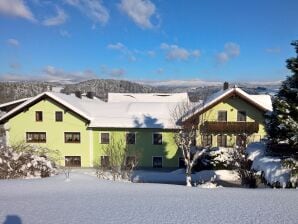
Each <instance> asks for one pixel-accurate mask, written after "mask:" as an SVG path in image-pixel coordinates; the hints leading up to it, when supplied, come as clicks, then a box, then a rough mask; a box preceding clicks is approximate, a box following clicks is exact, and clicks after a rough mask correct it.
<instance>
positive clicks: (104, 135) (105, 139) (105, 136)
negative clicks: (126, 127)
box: [100, 132, 110, 144]
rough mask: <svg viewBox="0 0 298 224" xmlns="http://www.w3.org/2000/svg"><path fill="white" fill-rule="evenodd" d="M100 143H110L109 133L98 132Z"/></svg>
mask: <svg viewBox="0 0 298 224" xmlns="http://www.w3.org/2000/svg"><path fill="white" fill-rule="evenodd" d="M100 143H101V144H109V143H110V133H108V132H103V133H101V134H100Z"/></svg>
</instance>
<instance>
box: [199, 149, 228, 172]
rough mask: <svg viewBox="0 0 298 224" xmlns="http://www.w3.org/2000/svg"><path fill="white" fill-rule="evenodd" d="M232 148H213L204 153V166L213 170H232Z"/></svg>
mask: <svg viewBox="0 0 298 224" xmlns="http://www.w3.org/2000/svg"><path fill="white" fill-rule="evenodd" d="M233 151H234V149H233V148H224V147H215V148H212V149H210V150H209V151H207V152H206V156H205V158H204V160H203V161H204V164H205V165H206V166H208V165H211V166H212V167H213V168H214V169H232V165H233V154H234V152H233Z"/></svg>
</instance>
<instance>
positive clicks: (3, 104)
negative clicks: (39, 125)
mask: <svg viewBox="0 0 298 224" xmlns="http://www.w3.org/2000/svg"><path fill="white" fill-rule="evenodd" d="M30 98H31V97H27V98H23V99H18V100H14V101H10V102H7V103H2V104H0V110H1V108H4V107H8V106H11V105H14V104H18V103H22V102H25V101H27V100H28V99H30Z"/></svg>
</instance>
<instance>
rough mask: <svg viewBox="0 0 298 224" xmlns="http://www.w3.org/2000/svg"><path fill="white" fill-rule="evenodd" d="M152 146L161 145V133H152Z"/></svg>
mask: <svg viewBox="0 0 298 224" xmlns="http://www.w3.org/2000/svg"><path fill="white" fill-rule="evenodd" d="M153 145H162V134H161V133H153Z"/></svg>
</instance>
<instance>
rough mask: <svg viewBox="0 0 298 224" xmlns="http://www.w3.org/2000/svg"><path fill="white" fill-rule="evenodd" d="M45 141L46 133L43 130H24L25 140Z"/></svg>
mask: <svg viewBox="0 0 298 224" xmlns="http://www.w3.org/2000/svg"><path fill="white" fill-rule="evenodd" d="M46 141H47V135H46V133H45V132H26V142H32V143H34V142H35V143H40V142H43V143H44V142H46Z"/></svg>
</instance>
